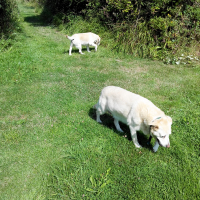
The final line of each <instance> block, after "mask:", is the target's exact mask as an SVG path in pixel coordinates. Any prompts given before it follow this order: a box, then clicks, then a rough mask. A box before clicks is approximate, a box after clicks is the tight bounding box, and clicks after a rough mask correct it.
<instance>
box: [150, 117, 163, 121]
mask: <svg viewBox="0 0 200 200" xmlns="http://www.w3.org/2000/svg"><path fill="white" fill-rule="evenodd" d="M161 118H162V117H156V118H155V119H154V120H153V121H152V122H154V121H156V120H157V119H161Z"/></svg>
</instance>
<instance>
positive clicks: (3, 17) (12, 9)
mask: <svg viewBox="0 0 200 200" xmlns="http://www.w3.org/2000/svg"><path fill="white" fill-rule="evenodd" d="M17 27H18V8H17V4H16V1H13V0H1V2H0V35H1V36H2V35H6V36H8V35H10V34H11V33H12V32H13V31H14V30H15V29H16V28H17Z"/></svg>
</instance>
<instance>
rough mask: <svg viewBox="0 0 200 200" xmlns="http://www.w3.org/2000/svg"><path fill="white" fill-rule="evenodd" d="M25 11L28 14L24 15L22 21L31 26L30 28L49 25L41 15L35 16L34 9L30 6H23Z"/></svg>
mask: <svg viewBox="0 0 200 200" xmlns="http://www.w3.org/2000/svg"><path fill="white" fill-rule="evenodd" d="M25 8H26V9H27V10H30V12H27V13H25V15H24V21H25V22H27V23H29V24H31V25H32V26H48V25H49V24H48V23H47V22H46V21H45V20H44V19H43V18H42V16H41V14H40V15H38V14H35V13H34V11H32V10H34V7H32V6H25Z"/></svg>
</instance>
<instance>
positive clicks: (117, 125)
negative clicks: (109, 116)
mask: <svg viewBox="0 0 200 200" xmlns="http://www.w3.org/2000/svg"><path fill="white" fill-rule="evenodd" d="M114 124H115V127H116V129H117V130H118V131H119V132H121V133H123V132H124V131H123V130H122V129H121V128H120V126H119V121H118V120H117V119H114Z"/></svg>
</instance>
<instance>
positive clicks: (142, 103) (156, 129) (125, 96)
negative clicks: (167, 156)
mask: <svg viewBox="0 0 200 200" xmlns="http://www.w3.org/2000/svg"><path fill="white" fill-rule="evenodd" d="M94 108H96V120H97V122H99V123H102V122H101V120H100V115H102V114H104V113H105V112H106V111H108V112H110V113H111V114H112V115H113V117H114V124H115V127H116V129H117V130H118V131H120V132H123V131H122V129H121V128H120V126H119V121H121V122H123V123H125V124H127V125H128V126H129V129H130V132H131V137H132V140H133V143H134V144H135V146H136V147H137V148H140V147H141V146H140V144H139V143H138V140H137V134H136V131H138V130H141V131H142V132H143V133H144V134H145V135H149V134H150V138H149V142H150V140H151V138H152V137H154V138H155V139H156V143H155V145H154V147H153V151H154V152H156V151H157V150H158V147H159V146H163V147H170V141H169V135H170V134H171V125H172V119H171V117H169V116H166V115H165V113H164V112H163V111H161V110H160V109H159V108H158V107H156V106H155V105H154V104H153V103H152V102H151V101H149V100H148V99H146V98H144V97H141V96H140V95H138V94H134V93H132V92H129V91H127V90H125V89H122V88H120V87H115V86H108V87H105V88H103V90H102V91H101V95H100V97H99V101H98V103H97V104H96V105H95V106H94Z"/></svg>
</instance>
